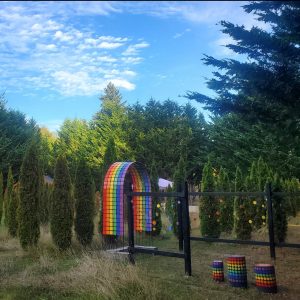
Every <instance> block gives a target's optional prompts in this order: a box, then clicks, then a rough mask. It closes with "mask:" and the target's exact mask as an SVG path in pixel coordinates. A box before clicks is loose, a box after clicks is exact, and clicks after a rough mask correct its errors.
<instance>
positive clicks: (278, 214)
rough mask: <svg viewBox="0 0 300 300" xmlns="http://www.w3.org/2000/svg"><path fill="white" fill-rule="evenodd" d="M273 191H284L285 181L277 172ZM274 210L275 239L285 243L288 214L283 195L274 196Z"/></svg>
mask: <svg viewBox="0 0 300 300" xmlns="http://www.w3.org/2000/svg"><path fill="white" fill-rule="evenodd" d="M272 183H273V192H282V191H283V186H282V185H283V183H282V181H281V180H280V178H279V176H278V174H277V173H276V174H275V176H274V177H273V182H272ZM273 210H274V234H275V240H276V241H277V242H278V243H283V242H284V241H285V238H286V233H287V216H286V209H285V205H284V199H283V197H282V196H278V195H274V196H273Z"/></svg>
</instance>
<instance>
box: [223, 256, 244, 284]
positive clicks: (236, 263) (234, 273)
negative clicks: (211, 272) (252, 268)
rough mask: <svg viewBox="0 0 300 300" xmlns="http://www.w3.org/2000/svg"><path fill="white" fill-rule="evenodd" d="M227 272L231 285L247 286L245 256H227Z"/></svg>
mask: <svg viewBox="0 0 300 300" xmlns="http://www.w3.org/2000/svg"><path fill="white" fill-rule="evenodd" d="M227 272H228V281H229V284H230V285H231V286H233V287H240V288H247V267H246V258H245V256H242V255H232V256H228V257H227Z"/></svg>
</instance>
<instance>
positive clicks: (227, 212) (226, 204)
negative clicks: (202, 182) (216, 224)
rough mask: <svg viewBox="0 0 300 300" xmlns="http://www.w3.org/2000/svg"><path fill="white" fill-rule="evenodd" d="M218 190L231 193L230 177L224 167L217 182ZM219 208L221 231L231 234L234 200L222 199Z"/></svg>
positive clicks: (229, 198)
mask: <svg viewBox="0 0 300 300" xmlns="http://www.w3.org/2000/svg"><path fill="white" fill-rule="evenodd" d="M216 189H217V191H220V192H229V191H230V181H229V177H228V174H227V172H226V170H225V169H224V168H222V167H221V168H220V173H219V175H218V177H217V180H216ZM219 207H220V227H221V231H223V232H227V233H230V232H231V231H232V228H233V199H232V198H231V197H225V196H222V197H220V198H219Z"/></svg>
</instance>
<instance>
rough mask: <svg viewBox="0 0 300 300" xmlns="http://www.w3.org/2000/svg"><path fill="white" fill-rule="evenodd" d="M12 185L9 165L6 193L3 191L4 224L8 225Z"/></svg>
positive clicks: (12, 179) (12, 180)
mask: <svg viewBox="0 0 300 300" xmlns="http://www.w3.org/2000/svg"><path fill="white" fill-rule="evenodd" d="M13 187H14V178H13V174H12V169H11V167H9V169H8V174H7V186H6V193H5V199H4V200H5V201H4V224H5V225H6V226H8V223H9V203H10V201H11V198H12V194H13Z"/></svg>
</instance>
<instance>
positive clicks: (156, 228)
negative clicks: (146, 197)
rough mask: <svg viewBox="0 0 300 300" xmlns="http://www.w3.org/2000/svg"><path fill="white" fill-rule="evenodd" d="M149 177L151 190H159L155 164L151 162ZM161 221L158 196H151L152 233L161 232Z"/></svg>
mask: <svg viewBox="0 0 300 300" xmlns="http://www.w3.org/2000/svg"><path fill="white" fill-rule="evenodd" d="M150 178H151V191H152V192H159V186H158V178H159V177H158V173H157V168H156V165H155V164H154V163H153V164H152V166H151V171H150ZM161 228H162V221H161V203H160V201H159V198H158V197H155V196H154V197H152V235H153V236H158V235H159V234H160V232H161Z"/></svg>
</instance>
